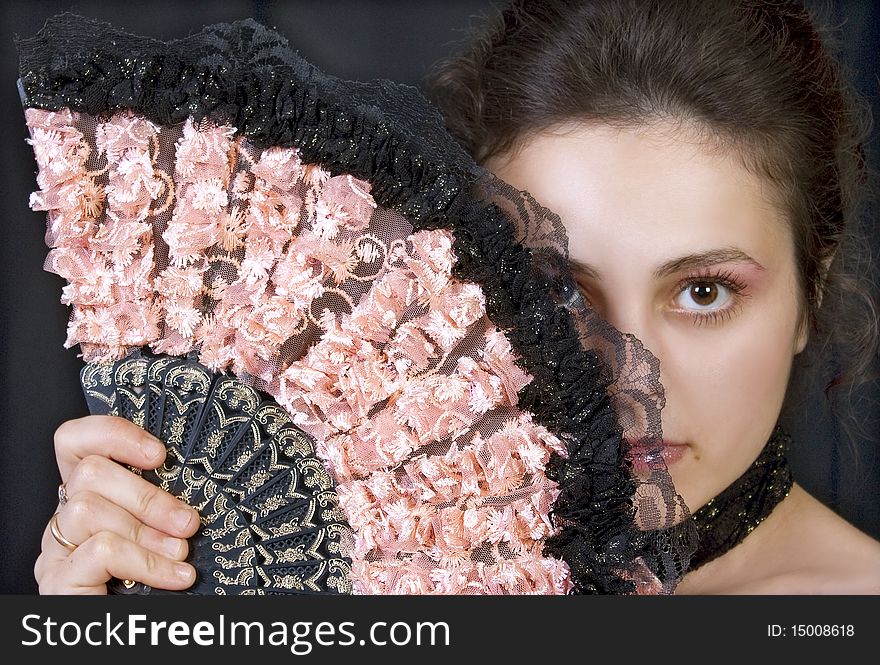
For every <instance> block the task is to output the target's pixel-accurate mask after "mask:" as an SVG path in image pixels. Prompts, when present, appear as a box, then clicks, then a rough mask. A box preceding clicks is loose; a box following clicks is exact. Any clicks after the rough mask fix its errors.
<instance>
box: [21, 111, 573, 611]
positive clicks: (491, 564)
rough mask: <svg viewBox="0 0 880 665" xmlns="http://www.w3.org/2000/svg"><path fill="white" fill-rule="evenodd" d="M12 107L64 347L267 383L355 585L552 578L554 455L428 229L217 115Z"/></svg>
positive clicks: (432, 585)
mask: <svg viewBox="0 0 880 665" xmlns="http://www.w3.org/2000/svg"><path fill="white" fill-rule="evenodd" d="M26 119H27V122H28V126H29V127H30V130H31V139H30V140H29V141H30V143H31V145H32V146H33V148H34V152H35V155H36V158H37V163H38V167H39V176H38V179H37V182H38V185H39V187H40V190H39V191H37V192H35V193H34V194H33V195H32V196H31V201H30V202H31V207H32V208H33V209H34V210H43V211H46V212H47V213H48V231H47V235H46V241H47V244H48V245H49V246H50V247H51V250H50V252H49V256H48V258H47V261H46V268H47V270H50V271H52V272H55V273H57V274H59V275H61V276H62V277H63V278H65V279H66V280H67V282H68V285H67V286H66V287H65V288H64V293H63V297H62V301H63V302H65V303H67V304H69V305H71V306H72V309H73V311H72V315H71V319H70V324H69V327H68V336H67V341H66V343H65V344H66V345H67V346H68V347H70V346H73V345H74V344H79V345H80V347H81V349H82V353H83V356H84V358H85V359H86V360H88V361H93V362H100V361H109V360H113V359H118V358H120V357H122V356H124V355H126V354H127V353H128V352H129V351H130V350H131V349H133V348H135V347H142V346H149V347H151V348H152V349H153V350H154V351H155V352H157V353H168V354H172V355H183V354H186V353H188V352H190V351H192V350H197V351H198V355H199V360H200V361H201V362H202V363H203V364H205V365H206V366H208V367H210V368H211V369H213V370H216V371H218V372H222V371H228V372H231V373H233V374H235V375H236V376H238V377H240V378H243V379H245V380H248V381H250V382H252V383H253V384H254V385H256V386H257V387H258V388H260V389H263V390H265V391H267V392H268V393H269V394H271V395H273V396H274V397H275V398H276V399H277V400H278V402H279V404H281V405H282V406H283V407H285V408H286V409H287V410H288V412H289V413H290V414H291V415H292V417H293V418H294V420H295V422H296V423H297V424H298V425H299V426H300V427H302V428H303V429H304V430H306V431H307V432H309V433H310V434H312V435H313V436H314V438H315V440H316V441H317V452H318V455H319V456H320V457H321V458H322V459H323V460H324V462H325V464H326V465H327V467H328V469H329V470H330V471H331V472H332V473H333V474H334V476H335V478H336V481H337V484H338V494H339V499H340V505H341V507H342V508H343V510H344V511H345V513H346V515H347V517H348V520H349V523H350V524H351V526H352V528H353V530H354V533H355V539H354V542H353V543H350V551H349V552H347V554H348V555H349V556H350V557H351V558H352V560H353V571H352V576H353V580H352V581H353V583H354V588H355V591H356V592H359V593H454V594H462V593H481V594H482V593H565V592H567V591H568V590H570V588H571V585H570V583H569V580H568V570H567V566H566V565H565V564H564V563H563V562H562V561H559V560H557V559H553V558H549V557H544V556H542V554H541V550H542V542H543V540H544V539H545V538H546V537H548V536H549V535H551V533H553V526H552V524H551V521H550V518H549V513H550V507H551V505H552V504H553V501H554V500H555V498H556V496H557V488H556V485H555V483H554V482H552V481H550V480H549V479H548V478H547V477H546V476H545V475H544V472H543V469H544V467H545V465H546V463H547V461H548V459H549V457H550V455H551V453H553V452H557V453H559V454H564V452H565V449H564V446H563V445H562V443H561V442H560V441H559V440H558V439H557V438H556V437H555V436H553V435H552V434H551V433H550V432H549V431H548V430H546V429H545V428H543V427H541V426H539V425H537V424H536V423H534V422H532V419H531V417H530V416H529V414H528V413H526V412H522V411H520V410H519V409H517V408H516V404H517V393H518V391H519V390H520V389H521V388H523V387H524V386H525V385H527V384H528V383H529V382H530V381H531V376H529V375H528V374H526V373H525V372H523V371H522V370H521V369H520V368H519V367H518V365H517V364H516V356H515V353H514V351H513V349H512V348H511V346H510V343H509V342H508V340H507V338H506V337H505V336H504V334H503V332H502V331H500V330H498V329H497V328H496V327H495V326H494V325H493V324H492V322H491V321H490V320H489V319H488V317H487V316H486V308H485V296H484V294H483V292H482V289H481V288H480V287H479V286H478V285H476V284H471V283H462V282H459V281H457V280H455V279H454V278H453V276H452V269H453V266H454V263H455V256H454V254H453V251H452V243H453V237H452V235H451V233H450V232H448V231H445V230H438V231H422V232H418V233H412V227H411V226H410V225H409V224H408V223H407V222H406V220H405V219H403V218H402V217H400V216H399V215H397V214H396V213H394V212H393V211H390V210H385V209H382V208H380V207H379V206H377V204H376V202H375V201H374V200H373V198H372V196H370V193H369V192H370V185H369V183H367V182H363V181H359V180H357V179H355V178H353V177H352V176H350V175H337V176H331V174H330V173H328V172H326V171H324V170H323V169H321V167H320V166H318V165H315V164H303V163H302V162H301V160H300V158H299V154H298V152H297V151H296V150H295V149H292V148H279V147H276V148H269V149H266V150H262V151H261V150H258V149H256V148H255V147H254V146H253V145H252V144H250V143H249V142H248V140H247V139H246V138H245V137H243V136H240V135H237V134H236V130H235V128H233V127H225V126H217V125H212V124H210V123H207V122H202V123H193V122H192V121H191V120H190V121H187V122H186V123H185V124H183V125H182V126H176V127H158V126H157V125H155V124H153V123H151V122H149V121H147V120H145V119H144V118H141V117H138V116H137V115H134V114H133V113H130V112H119V113H116V114H115V115H113V116H112V117H110V118H108V119H104V120H100V121H97V122H96V121H95V120H94V119H91V118H88V117H86V116H80V115H79V114H76V113H71V112H70V111H67V110H62V111H58V112H47V111H41V110H36V109H27V110H26Z"/></svg>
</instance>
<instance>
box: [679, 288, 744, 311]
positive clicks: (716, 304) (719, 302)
mask: <svg viewBox="0 0 880 665" xmlns="http://www.w3.org/2000/svg"><path fill="white" fill-rule="evenodd" d="M733 298H734V295H733V290H732V289H731V288H730V287H728V286H725V285H724V284H722V283H720V282H718V281H714V282H713V281H710V280H700V281H692V282H687V283H686V284H685V285H683V286H682V289H681V291H679V293H678V296H677V297H676V305H678V307H680V308H681V309H683V310H687V311H689V312H694V313H699V312H714V311H719V310H722V309H725V308H727V307H728V306H729V305H730V304H731V303H732V301H733Z"/></svg>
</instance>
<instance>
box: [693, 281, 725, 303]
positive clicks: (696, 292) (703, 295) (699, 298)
mask: <svg viewBox="0 0 880 665" xmlns="http://www.w3.org/2000/svg"><path fill="white" fill-rule="evenodd" d="M690 295H691V299H692V300H693V301H694V302H695V303H696V304H697V305H700V306H702V307H706V306H708V305H711V304H712V303H713V302H715V300H716V299H717V298H718V285H717V284H715V283H713V282H696V283H694V284H692V285H691V288H690Z"/></svg>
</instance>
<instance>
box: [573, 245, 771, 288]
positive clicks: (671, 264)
mask: <svg viewBox="0 0 880 665" xmlns="http://www.w3.org/2000/svg"><path fill="white" fill-rule="evenodd" d="M568 262H569V265H570V266H571V267H572V268H574V270H575V271H576V272H578V273H580V274H582V275H585V276H587V277H590V278H592V279H596V280H601V279H602V276H601V274H600V273H599V271H598V270H596V269H595V268H594V267H593V266H591V265H590V264H588V263H582V262H581V261H577V260H575V259H571V258H570V259H569V260H568ZM721 263H748V264H751V265H753V266H755V267H756V268H758V269H759V270H766V268H764V266H762V265H761V264H760V263H758V262H757V261H756V260H755V259H754V258H752V257H751V256H749V255H748V254H746V253H745V252H744V251H742V250H741V249H738V248H736V247H724V248H721V249H711V250H708V251H705V252H697V253H696V254H687V255H685V256H679V257H677V258H674V259H671V260H669V261H667V262H666V263H664V264H662V265H660V266H658V267H657V269H656V270H654V274H653V276H654V279H662V278H663V277H667V276H669V275H674V274H675V273H678V272H682V271H684V270H693V269H695V268H708V267H710V266H715V265H718V264H721Z"/></svg>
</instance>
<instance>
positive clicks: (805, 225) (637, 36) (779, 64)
mask: <svg viewBox="0 0 880 665" xmlns="http://www.w3.org/2000/svg"><path fill="white" fill-rule="evenodd" d="M428 88H429V93H430V95H431V96H432V98H433V100H434V101H435V103H437V104H438V105H439V106H440V108H441V110H442V111H443V113H444V116H445V118H446V122H447V126H448V128H449V130H450V131H451V132H452V134H453V135H455V136H456V137H457V138H458V140H459V141H460V142H461V143H462V144H463V145H464V146H465V148H466V149H467V150H468V151H469V152H470V153H471V154H472V155H473V156H474V158H475V159H476V160H477V161H480V162H486V161H487V160H489V159H491V158H493V157H497V156H500V155H503V154H505V153H508V152H510V151H513V150H516V148H517V147H518V146H519V145H521V144H522V143H523V142H525V141H526V140H527V139H528V138H529V137H530V135H532V134H534V133H535V132H540V131H542V130H545V129H548V128H550V127H553V126H555V125H558V124H561V123H565V122H570V121H587V122H591V121H594V122H599V123H604V124H611V125H620V126H638V125H642V124H646V123H650V122H653V121H656V120H661V119H666V120H670V119H671V120H673V121H679V122H684V123H687V124H688V125H690V126H696V127H697V128H699V129H700V130H701V132H702V133H703V134H705V135H706V136H707V137H710V138H711V139H712V140H714V141H716V142H717V143H718V144H719V145H721V146H726V147H730V148H733V149H734V150H735V152H736V154H738V155H739V156H740V157H741V159H742V160H743V163H744V164H745V166H746V167H747V168H749V169H750V170H751V171H752V172H753V173H756V174H758V175H760V176H762V177H764V178H766V179H768V180H769V181H770V182H772V183H773V184H774V185H775V188H773V191H774V192H775V193H776V195H777V202H778V204H779V205H780V207H781V209H782V210H783V211H785V212H786V213H787V218H788V220H789V222H790V224H791V231H792V237H793V239H794V245H795V257H796V265H797V268H798V275H799V286H800V296H801V297H800V313H801V322H802V324H804V325H809V327H810V329H811V336H810V337H811V340H810V346H811V348H812V349H813V351H812V355H813V357H815V358H825V359H828V358H833V363H834V366H833V369H832V371H831V376H830V377H828V381H827V386H826V394H827V393H828V389H829V388H831V387H833V386H835V385H840V384H849V385H850V386H854V385H856V384H858V383H861V382H863V381H865V380H867V379H868V378H871V376H870V369H871V368H872V365H873V362H874V360H875V356H876V348H877V327H878V324H877V310H876V307H875V305H874V302H875V294H874V284H873V281H872V280H871V277H870V274H869V271H868V266H869V261H868V257H867V246H868V245H867V243H866V242H864V241H863V240H862V239H861V238H862V234H861V233H860V230H859V224H858V218H859V215H860V210H861V209H862V204H863V203H864V200H865V196H863V195H864V194H865V192H866V191H867V187H866V183H867V180H868V167H867V164H866V160H865V155H864V150H863V145H864V137H865V136H866V134H867V132H868V129H869V121H870V116H869V114H868V113H867V109H866V108H865V106H864V105H863V104H862V103H861V102H860V100H859V98H858V96H857V95H856V94H855V93H854V92H853V91H852V90H851V88H850V87H849V85H848V84H847V82H846V78H845V76H844V72H843V71H842V67H841V64H840V63H839V62H838V61H837V60H836V59H835V57H834V56H833V55H832V53H831V51H830V40H829V38H828V37H824V36H823V35H820V33H819V31H818V30H817V27H816V25H815V24H814V22H813V21H812V19H811V17H810V15H809V14H808V12H807V11H806V9H805V8H804V7H803V6H802V5H800V4H798V3H796V2H791V1H788V0H763V1H761V0H729V1H724V2H721V1H715V0H710V1H707V0H675V2H669V1H668V0H542V1H540V2H530V1H528V0H516V1H514V2H513V3H512V4H510V5H509V6H507V7H506V8H505V9H503V10H501V11H499V12H498V13H497V15H495V16H494V17H493V18H491V19H489V20H488V21H486V22H485V24H484V25H483V26H481V27H480V28H479V29H478V30H477V31H476V32H475V33H474V34H472V35H471V36H470V38H469V40H468V42H467V45H466V46H465V47H464V49H463V50H462V51H460V52H459V53H458V54H457V55H454V56H453V57H450V58H449V59H447V60H445V61H442V62H441V63H439V64H438V65H437V67H435V69H434V71H433V72H432V73H431V75H430V76H429V80H428ZM803 355H806V354H803ZM848 429H849V428H848Z"/></svg>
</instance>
